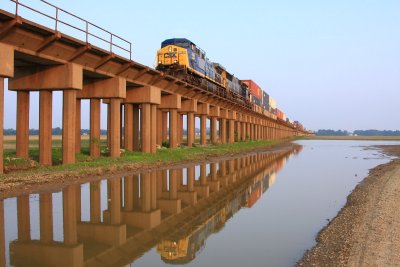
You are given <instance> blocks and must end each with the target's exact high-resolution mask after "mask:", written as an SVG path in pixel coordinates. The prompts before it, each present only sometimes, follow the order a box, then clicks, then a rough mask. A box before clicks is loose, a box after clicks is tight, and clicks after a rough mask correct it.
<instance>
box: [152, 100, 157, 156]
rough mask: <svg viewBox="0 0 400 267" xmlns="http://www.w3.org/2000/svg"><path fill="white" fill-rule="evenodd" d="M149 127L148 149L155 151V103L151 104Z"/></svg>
mask: <svg viewBox="0 0 400 267" xmlns="http://www.w3.org/2000/svg"><path fill="white" fill-rule="evenodd" d="M150 117H151V118H150V121H151V123H150V124H151V128H150V151H151V153H153V154H154V153H156V152H157V130H158V128H157V105H154V104H152V105H151V115H150Z"/></svg>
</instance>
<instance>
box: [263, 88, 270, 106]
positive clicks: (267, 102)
mask: <svg viewBox="0 0 400 267" xmlns="http://www.w3.org/2000/svg"><path fill="white" fill-rule="evenodd" d="M263 108H264V109H265V110H269V95H268V94H267V93H266V92H263Z"/></svg>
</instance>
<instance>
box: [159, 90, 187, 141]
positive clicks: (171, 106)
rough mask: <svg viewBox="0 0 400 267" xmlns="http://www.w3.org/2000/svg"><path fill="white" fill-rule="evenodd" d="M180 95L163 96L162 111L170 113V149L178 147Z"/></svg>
mask: <svg viewBox="0 0 400 267" xmlns="http://www.w3.org/2000/svg"><path fill="white" fill-rule="evenodd" d="M181 107H182V104H181V96H180V95H162V96H161V104H160V106H159V108H160V109H167V110H168V111H169V147H170V148H177V147H178V116H179V115H178V109H181Z"/></svg>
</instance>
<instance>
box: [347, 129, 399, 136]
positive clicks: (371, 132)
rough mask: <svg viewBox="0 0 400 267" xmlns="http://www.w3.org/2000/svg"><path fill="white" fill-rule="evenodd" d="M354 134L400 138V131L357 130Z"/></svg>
mask: <svg viewBox="0 0 400 267" xmlns="http://www.w3.org/2000/svg"><path fill="white" fill-rule="evenodd" d="M354 134H356V135H358V136H400V131H399V130H396V131H392V130H383V131H380V130H355V131H354Z"/></svg>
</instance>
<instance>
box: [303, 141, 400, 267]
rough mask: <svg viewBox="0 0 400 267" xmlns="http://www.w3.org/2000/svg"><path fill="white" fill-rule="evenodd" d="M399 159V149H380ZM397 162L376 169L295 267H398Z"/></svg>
mask: <svg viewBox="0 0 400 267" xmlns="http://www.w3.org/2000/svg"><path fill="white" fill-rule="evenodd" d="M379 148H380V149H382V150H383V151H384V152H385V153H386V154H388V155H392V156H397V157H398V156H400V146H379ZM399 204H400V159H394V160H392V161H391V162H389V163H387V164H382V165H379V166H377V167H375V168H373V169H372V170H370V173H369V176H368V177H367V178H365V179H364V180H363V182H362V183H360V184H359V185H358V186H357V187H356V188H355V189H354V191H353V192H352V193H351V194H350V195H349V196H348V198H347V203H346V205H345V206H344V207H343V208H342V209H341V211H340V212H339V213H338V215H337V216H336V217H335V219H333V220H332V221H331V222H330V223H329V224H328V225H327V226H326V227H325V228H324V229H323V230H321V232H320V233H319V234H318V236H317V238H316V240H317V245H316V246H315V247H314V248H312V249H311V250H309V251H307V252H306V253H305V255H304V256H303V258H302V260H301V261H300V262H299V263H298V266H400V208H399Z"/></svg>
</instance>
